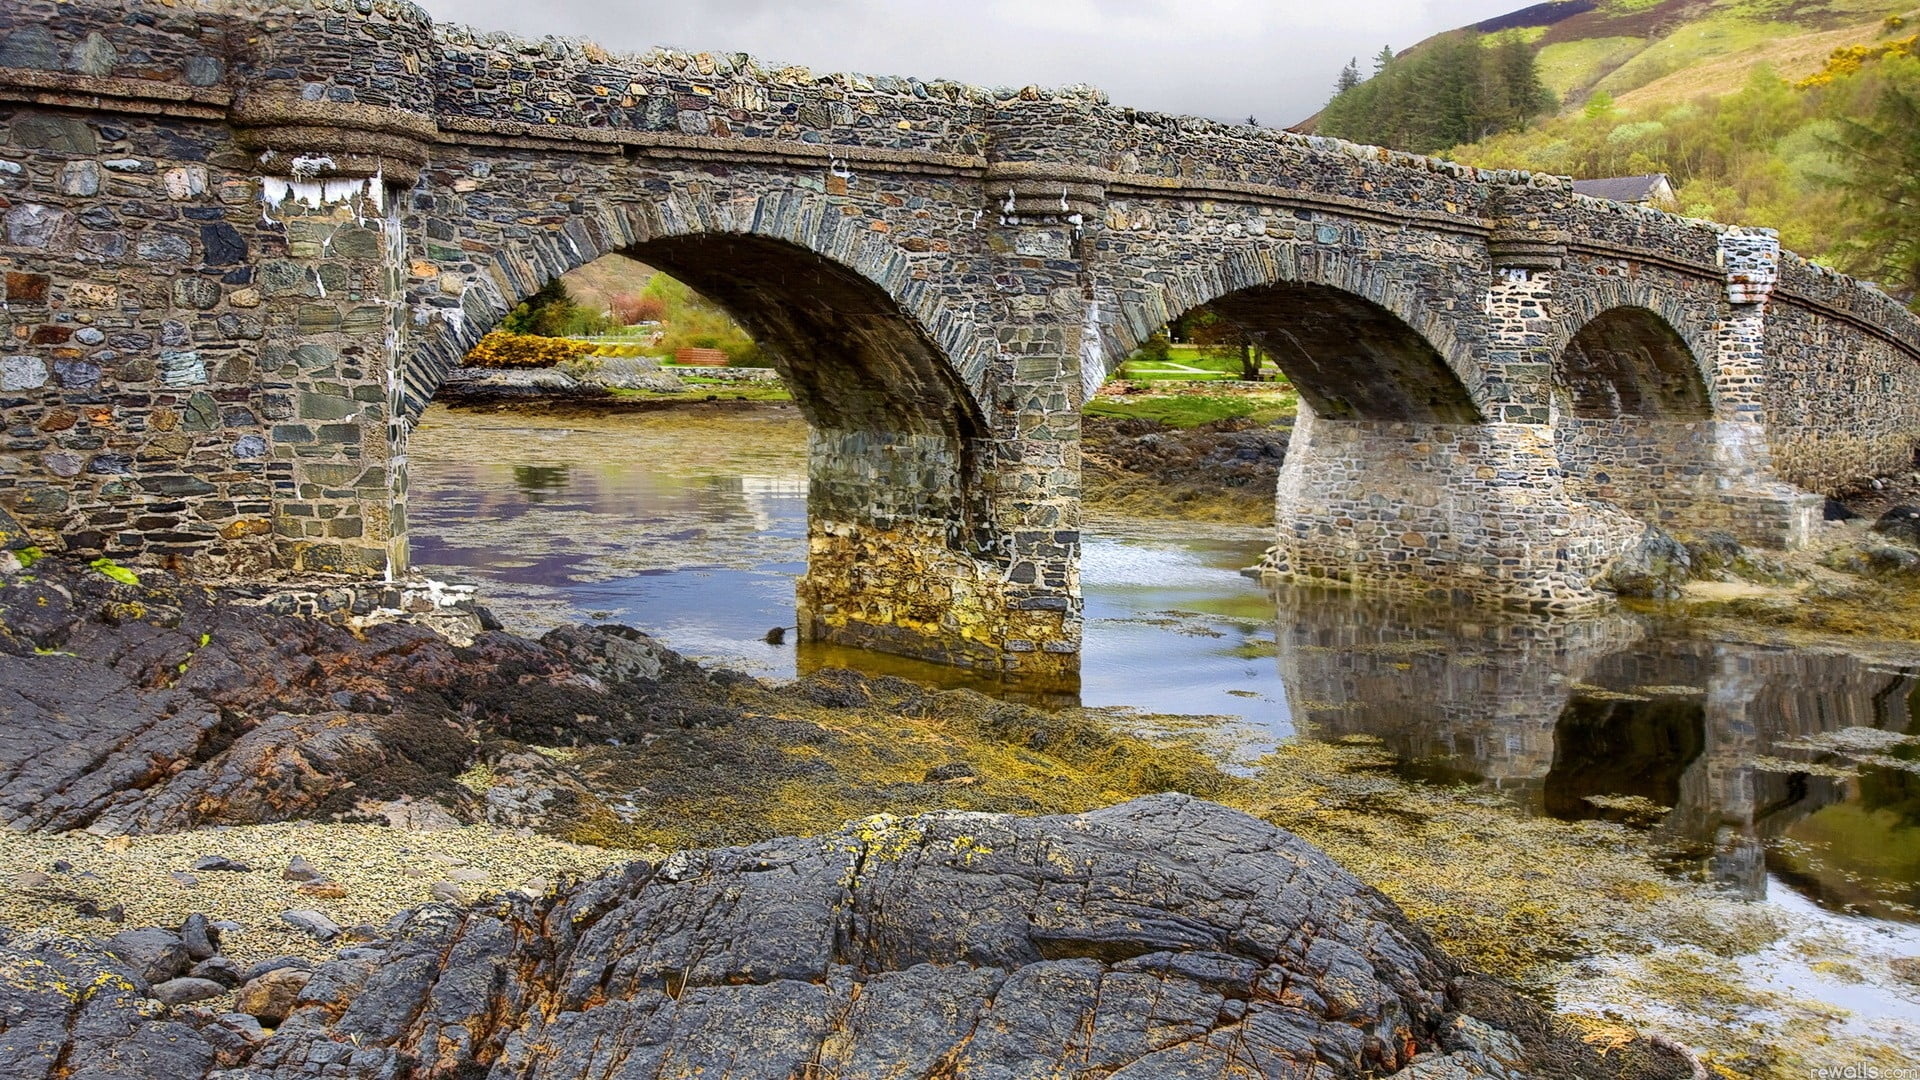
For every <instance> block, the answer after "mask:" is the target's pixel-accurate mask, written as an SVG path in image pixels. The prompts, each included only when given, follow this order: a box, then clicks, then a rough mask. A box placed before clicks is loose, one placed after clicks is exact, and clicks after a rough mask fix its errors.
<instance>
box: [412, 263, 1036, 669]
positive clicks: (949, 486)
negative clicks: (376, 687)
mask: <svg viewBox="0 0 1920 1080" xmlns="http://www.w3.org/2000/svg"><path fill="white" fill-rule="evenodd" d="M615 253H616V254H618V255H620V256H623V257H626V258H629V259H632V260H635V261H637V262H639V263H642V264H644V265H645V266H647V267H652V268H655V269H657V270H658V271H659V272H661V273H664V274H666V275H669V276H670V277H671V278H672V279H675V280H677V281H679V282H681V283H684V285H685V286H686V287H687V288H689V289H691V290H693V291H694V292H695V293H697V294H698V297H699V298H701V299H704V300H705V301H708V302H710V303H711V304H712V305H713V306H715V307H718V308H720V309H722V310H724V311H725V312H726V313H727V314H728V315H729V316H731V317H732V318H733V319H734V320H735V322H737V323H738V324H739V327H740V328H742V329H744V330H745V331H746V333H747V334H748V335H750V336H751V337H752V339H753V341H754V343H755V344H756V345H757V346H758V350H759V358H758V359H759V362H762V363H764V364H766V365H767V366H770V367H772V368H773V369H774V370H775V371H776V372H777V373H778V375H779V376H780V378H781V380H782V382H783V383H784V385H785V387H786V388H787V390H788V391H789V392H790V393H791V395H792V397H793V400H794V406H795V408H796V410H797V411H798V412H799V413H800V415H801V417H803V418H804V420H805V424H804V431H803V432H797V431H796V428H797V427H800V425H796V424H795V423H794V422H792V421H791V420H787V421H783V422H781V423H780V424H778V425H775V424H771V423H769V424H767V425H764V427H765V430H764V432H762V433H761V434H763V435H764V436H765V437H766V438H767V439H768V440H769V441H770V443H775V444H778V445H777V446H773V447H771V449H773V450H775V451H777V455H778V456H779V458H780V460H779V462H778V463H777V468H774V469H772V470H770V475H767V476H745V477H741V476H733V477H728V478H726V480H721V479H720V478H719V477H718V476H714V477H708V478H705V479H704V480H703V481H702V482H703V483H710V484H715V485H724V484H727V483H734V484H748V485H749V486H751V485H753V484H756V483H757V484H759V485H761V487H763V488H765V487H766V485H768V484H771V485H772V489H778V490H772V489H768V490H761V491H746V492H732V491H728V492H724V493H722V494H723V498H722V499H721V502H723V503H725V505H724V506H722V505H716V506H713V507H711V508H709V509H711V511H712V512H713V513H715V514H722V515H725V514H732V515H734V516H736V517H737V516H738V515H739V513H740V510H741V508H740V507H739V506H735V505H734V504H736V503H750V504H753V505H755V506H757V507H759V508H760V509H761V510H765V509H766V508H767V499H766V498H764V497H761V498H756V497H755V496H766V495H768V494H773V495H778V496H780V497H782V498H784V499H785V501H784V502H783V503H781V504H780V506H781V507H782V508H783V509H781V510H780V511H779V513H780V514H782V515H784V517H783V518H781V520H779V521H774V522H772V527H773V531H774V533H776V534H780V535H782V536H784V540H783V541H782V542H781V544H779V545H776V544H774V543H772V542H771V541H772V540H773V539H775V537H773V536H767V535H762V536H759V537H758V538H748V539H746V540H745V541H744V550H742V551H741V552H740V553H739V554H738V555H737V556H734V555H731V554H729V556H728V558H727V559H726V560H725V562H724V564H723V565H720V566H717V567H716V571H715V575H714V576H715V577H716V578H717V579H718V580H715V581H714V582H713V586H714V587H715V591H714V592H712V593H709V601H710V603H712V604H713V605H714V606H715V607H716V609H718V608H723V607H727V606H728V605H733V606H734V607H736V608H737V607H739V606H741V605H736V604H733V598H731V597H727V598H723V597H721V596H720V595H718V590H719V589H720V588H723V587H724V588H729V589H732V588H735V587H736V586H737V587H740V588H744V589H749V590H752V591H753V592H754V593H755V594H756V595H757V596H758V597H759V598H760V600H759V602H758V605H757V606H755V607H754V610H762V609H764V608H765V606H766V597H767V595H768V594H769V593H770V592H771V591H772V590H774V589H784V588H786V587H787V586H785V585H784V579H785V578H786V577H788V576H790V575H791V574H792V573H793V571H794V570H795V569H797V567H796V566H795V565H794V564H795V563H796V562H798V561H800V560H804V565H805V571H804V573H803V574H802V575H801V576H800V579H799V581H798V585H797V588H796V590H795V592H796V593H797V595H795V594H788V598H789V600H790V601H791V602H790V603H789V604H788V605H787V606H785V607H784V608H782V609H781V610H782V612H783V613H784V614H783V615H782V616H781V617H778V618H776V619H774V620H772V621H770V622H765V623H764V624H761V625H758V626H757V627H756V628H754V629H752V630H751V631H750V635H751V636H750V637H749V638H744V639H743V638H739V636H738V634H739V632H740V631H741V630H742V629H743V628H741V627H734V628H731V629H729V630H726V631H717V632H720V633H722V634H723V636H728V637H729V640H754V639H758V638H759V637H760V636H761V635H763V634H766V633H767V628H768V626H771V625H773V622H784V623H786V624H787V625H788V626H789V628H790V629H789V631H788V632H789V633H792V632H793V631H792V629H791V628H792V627H793V626H795V625H797V627H798V633H797V635H795V636H797V637H798V638H799V639H800V640H801V641H803V642H822V643H828V644H833V645H856V646H860V647H864V648H869V649H878V650H881V651H886V652H894V653H898V654H903V655H907V656H915V657H919V658H922V659H934V660H939V661H942V662H946V663H954V664H959V665H961V666H992V665H994V664H997V663H999V661H1000V649H999V645H998V640H997V639H998V636H999V634H1000V633H1002V631H1001V630H1000V629H999V628H997V627H993V626H991V625H988V624H989V622H990V618H991V617H992V616H994V615H995V614H996V613H998V612H999V611H1000V610H1001V609H1003V608H1005V606H1006V605H1005V603H1004V601H1003V600H1002V598H1001V597H999V596H998V595H997V594H996V593H995V592H994V590H995V589H996V588H1000V587H1002V586H1003V584H1004V580H1005V579H1006V578H1007V577H1008V576H1009V575H1008V573H1007V566H1006V562H1007V558H1006V554H1005V552H1006V548H1007V545H1006V544H1004V543H1002V538H1003V537H1004V535H1005V534H1004V529H1002V528H999V527H998V526H997V525H996V522H995V519H994V516H993V513H992V506H991V502H990V499H991V493H992V489H991V486H990V484H989V483H988V482H987V480H986V479H983V478H982V476H980V475H979V474H980V472H981V471H982V469H983V467H984V462H983V459H986V458H991V457H992V452H991V449H990V446H991V442H992V440H991V435H990V433H989V431H988V424H987V421H986V420H985V418H984V417H983V415H982V412H981V408H980V406H979V404H978V403H977V402H976V401H975V399H974V396H973V394H972V392H971V391H970V390H969V388H968V387H967V386H966V384H965V383H964V381H963V379H962V376H961V374H960V372H959V368H958V365H956V364H955V363H954V362H953V361H952V360H951V359H950V358H949V356H948V355H947V354H946V352H945V351H944V350H943V348H942V347H941V346H940V345H939V344H938V343H936V342H935V340H934V339H933V337H932V335H931V334H930V333H929V332H928V330H927V329H926V327H925V326H924V325H923V324H922V322H921V321H920V320H919V318H918V317H917V316H916V315H915V314H914V313H911V312H909V311H907V310H905V309H904V308H903V306H902V304H901V302H899V301H898V300H896V299H895V298H894V297H893V296H891V295H889V294H888V292H887V291H886V290H885V289H883V288H882V287H881V286H880V285H879V284H877V283H876V282H875V281H874V280H872V279H871V278H870V277H869V276H867V275H866V274H865V273H863V272H861V271H860V270H859V269H856V268H855V267H852V266H848V265H845V264H843V263H840V262H838V261H835V260H833V259H830V258H827V257H823V256H822V255H820V254H817V253H816V252H814V251H813V250H811V249H809V248H806V247H802V246H800V245H797V244H794V243H791V242H788V241H785V240H780V239H775V238H768V237H763V236H754V235H742V234H738V233H718V232H716V233H700V234H692V235H671V236H662V237H655V238H652V239H649V240H646V241H643V242H640V243H636V244H632V245H628V246H623V247H620V248H617V249H616V250H615ZM527 284H531V283H523V284H522V286H521V288H525V287H526V285H527ZM516 291H519V290H518V289H516ZM529 291H531V290H529ZM486 329H487V328H486V327H484V326H472V325H468V326H463V327H460V328H459V330H460V332H461V334H462V335H464V336H467V337H469V338H472V339H474V340H477V339H478V337H479V335H480V334H481V333H482V332H484V331H485V330H486ZM649 351H651V352H655V353H657V352H658V351H659V349H658V348H657V347H656V348H652V349H650V350H649ZM706 389H707V388H696V389H693V390H692V391H691V392H689V393H687V394H686V395H685V398H686V399H691V400H693V401H700V400H702V399H704V398H705V397H706V396H707V395H706ZM713 389H715V390H717V394H716V396H718V397H721V398H723V399H724V398H727V397H730V396H732V395H730V394H729V393H728V392H727V389H726V388H725V386H722V387H715V388H713ZM788 415H789V417H790V416H791V414H790V413H789V414H788ZM458 422H459V421H458V420H457V419H452V418H442V419H441V420H440V421H439V426H441V427H444V426H446V425H447V424H449V423H451V424H457V423H458ZM776 427H777V428H778V430H775V428H776ZM736 428H737V425H736ZM730 430H734V429H730ZM796 435H798V440H797V441H798V442H799V443H800V444H801V445H800V446H799V447H795V446H794V445H793V444H794V442H795V441H796ZM746 437H748V438H753V437H756V436H754V435H748V436H746ZM623 438H624V437H623V436H621V435H619V434H617V433H615V434H610V436H609V447H610V449H609V452H610V453H629V454H631V453H633V452H634V451H633V449H632V447H631V446H630V445H628V442H626V441H623ZM420 441H421V440H417V439H416V440H414V442H415V443H416V444H418V443H419V442H420ZM434 442H435V444H436V445H437V446H439V447H441V448H442V449H441V450H439V451H437V452H439V453H442V454H444V452H445V451H444V447H445V446H446V444H447V440H446V438H445V436H444V434H442V435H441V436H440V437H439V438H437V439H436V440H434ZM650 445H652V446H653V447H655V448H656V450H657V451H658V450H664V451H665V452H666V453H668V454H671V453H673V441H672V438H671V435H670V434H668V435H666V436H665V437H661V436H660V435H659V433H658V430H657V429H656V435H655V436H654V438H653V441H652V442H651V444H650ZM693 449H694V452H696V453H697V452H699V449H698V447H695V448H693ZM708 449H711V447H710V446H709V447H708ZM575 456H576V457H578V456H579V455H577V454H576V455H575ZM796 464H797V465H798V470H797V471H798V472H799V475H797V476H796V475H794V474H795V471H796V469H795V465H796ZM427 467H429V465H428V462H426V461H424V460H422V461H420V462H418V463H417V464H416V466H415V471H416V472H417V471H421V470H423V469H425V468H427ZM592 469H593V466H592V463H591V462H588V463H586V467H585V468H579V467H576V472H578V473H579V474H581V475H582V477H583V479H586V480H587V481H588V482H589V483H592V482H594V481H593V477H592ZM683 471H685V470H683ZM636 472H644V473H646V475H647V476H649V477H661V476H663V475H664V474H663V473H662V472H661V471H660V470H657V469H652V470H636ZM606 486H607V485H605V484H602V487H603V488H605V487H606ZM666 486H671V484H670V483H667V484H666ZM796 488H797V489H798V490H797V491H796V490H795V489H796ZM656 490H657V488H656ZM801 492H804V518H805V520H804V524H803V523H801V522H800V521H799V520H798V517H799V515H798V514H797V513H796V512H795V503H796V502H797V501H798V500H797V499H795V498H794V496H796V495H798V494H800V493H801ZM643 494H644V493H643ZM671 494H672V495H673V496H674V497H672V498H668V499H665V500H663V502H662V508H663V509H662V516H663V517H671V519H672V520H674V521H681V520H685V519H688V518H691V517H697V516H698V515H699V513H701V512H703V511H702V509H701V508H697V507H693V506H690V505H689V498H688V495H687V492H686V491H685V490H684V489H682V490H679V491H677V492H673V493H671ZM742 496H744V498H743V497H742ZM695 501H697V500H695ZM458 505H466V504H465V503H461V504H458ZM627 516H628V518H629V520H631V519H632V517H634V516H639V517H643V518H644V517H646V516H647V515H646V514H645V513H644V512H643V513H642V514H640V515H633V514H631V513H629V514H628V515H627ZM783 522H784V524H783ZM418 524H419V525H420V526H421V527H423V530H424V528H428V527H430V526H427V525H426V522H425V521H424V520H421V521H419V522H418ZM447 524H449V525H451V526H452V527H453V528H454V529H456V530H459V531H466V530H464V529H463V528H462V526H461V523H460V522H459V521H458V520H453V521H450V522H447ZM739 529H740V523H739V522H734V523H732V524H731V525H725V526H722V525H721V524H720V523H719V522H718V521H716V523H715V528H714V530H713V532H714V534H715V538H716V539H717V536H718V535H719V534H720V533H721V532H723V531H727V530H731V531H728V532H727V534H728V535H733V534H735V533H737V532H738V531H739ZM693 531H703V530H700V529H698V528H697V527H696V528H695V530H693ZM748 531H752V526H748ZM640 532H641V534H642V535H641V536H639V537H636V540H637V541H638V542H654V541H655V540H657V539H666V540H668V541H669V542H671V537H665V536H664V534H663V536H662V537H656V536H654V535H653V530H652V529H651V528H644V529H642V530H640ZM759 532H761V533H763V534H764V533H766V523H763V524H762V527H761V528H760V530H759ZM796 533H797V534H798V535H796ZM763 540H765V541H769V542H766V543H762V542H761V541H763ZM686 542H687V545H688V547H689V549H694V548H698V549H699V550H702V551H705V550H708V549H709V548H712V547H713V544H714V542H715V540H709V539H707V538H706V537H690V538H689V539H688V540H687V541H686ZM703 543H704V544H705V545H706V546H705V547H701V545H702V544H703ZM721 543H724V541H721ZM469 546H470V545H469ZM432 547H433V548H434V549H435V550H436V551H440V550H444V545H441V544H437V543H436V544H434V545H432ZM576 548H585V549H588V550H592V551H599V550H603V549H605V548H606V545H604V544H594V543H587V544H581V545H576ZM423 550H424V549H423ZM776 550H777V551H779V552H782V553H783V554H780V555H777V556H776V555H775V554H773V553H774V552H775V551H776ZM802 551H804V552H805V554H804V555H801V554H800V552H802ZM502 555H504V556H505V557H506V561H507V562H508V563H509V564H511V563H512V562H513V561H514V553H512V552H503V553H502ZM696 561H698V560H696ZM743 563H751V564H753V565H754V566H755V567H756V568H757V569H760V570H764V571H766V572H764V573H759V574H757V575H755V576H753V577H751V578H750V579H746V580H734V579H732V578H730V577H728V576H727V572H729V571H735V572H737V571H740V570H742V569H743V566H742V565H741V564H743ZM776 565H777V566H778V570H777V572H776V571H774V570H773V569H772V568H773V567H774V566H776ZM553 569H554V567H553V566H552V563H551V561H550V562H549V564H548V565H547V566H545V567H541V568H537V570H538V571H539V572H548V573H551V572H552V570H553ZM641 572H642V573H654V572H656V571H653V570H651V569H649V570H643V571H641ZM635 592H636V593H639V594H641V595H640V596H639V597H638V602H637V603H633V604H631V605H630V606H628V607H626V608H624V609H623V610H625V611H628V612H630V615H629V617H631V618H635V619H638V620H640V621H641V622H642V623H643V624H647V625H652V623H651V622H650V621H649V619H650V615H649V610H650V606H649V604H648V603H647V602H646V598H645V595H644V593H645V589H644V588H640V587H636V590H635ZM606 606H609V607H614V606H616V605H615V604H613V603H609V604H608V605H606ZM1046 614H1055V613H1052V612H1048V613H1046ZM796 615H797V619H796ZM689 621H692V620H691V619H690V620H689ZM970 635H971V636H970ZM669 640H670V641H671V640H672V637H671V635H669ZM1043 640H1044V639H1043Z"/></svg>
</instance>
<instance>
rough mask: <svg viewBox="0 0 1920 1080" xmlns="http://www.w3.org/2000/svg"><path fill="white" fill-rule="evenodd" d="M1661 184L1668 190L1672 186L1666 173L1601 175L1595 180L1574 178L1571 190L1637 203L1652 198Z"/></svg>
mask: <svg viewBox="0 0 1920 1080" xmlns="http://www.w3.org/2000/svg"><path fill="white" fill-rule="evenodd" d="M1662 185H1666V186H1667V187H1668V189H1669V190H1671V188H1672V184H1671V183H1670V182H1669V181H1668V180H1667V174H1666V173H1648V174H1647V175H1645V176H1603V177H1600V178H1599V179H1597V180H1575V181H1574V182H1573V190H1574V191H1575V192H1577V193H1579V194H1581V195H1591V196H1593V197H1594V198H1596V199H1612V200H1613V201H1614V202H1623V203H1638V202H1646V201H1647V200H1649V199H1652V198H1653V197H1654V196H1655V195H1656V194H1658V193H1659V191H1660V188H1661V186H1662Z"/></svg>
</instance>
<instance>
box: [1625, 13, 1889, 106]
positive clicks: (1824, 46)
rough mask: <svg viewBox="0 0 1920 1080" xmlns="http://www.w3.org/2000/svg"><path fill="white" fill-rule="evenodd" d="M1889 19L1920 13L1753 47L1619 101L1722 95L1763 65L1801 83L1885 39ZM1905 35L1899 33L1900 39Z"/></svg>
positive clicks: (1706, 62) (1668, 77) (1650, 84)
mask: <svg viewBox="0 0 1920 1080" xmlns="http://www.w3.org/2000/svg"><path fill="white" fill-rule="evenodd" d="M1888 14H1903V15H1905V16H1906V19H1907V22H1908V24H1909V25H1911V24H1913V23H1915V22H1916V21H1920V9H1911V10H1907V11H1904V12H1885V11H1883V12H1880V13H1879V14H1878V15H1876V16H1875V17H1873V18H1871V19H1868V20H1866V21H1864V22H1858V23H1849V24H1847V25H1844V26H1841V27H1838V28H1836V29H1832V30H1814V31H1808V32H1802V33H1798V34H1792V35H1786V36H1781V37H1777V38H1774V39H1772V40H1767V41H1761V42H1759V43H1756V44H1753V45H1750V46H1749V47H1747V48H1745V49H1742V50H1740V51H1738V52H1735V53H1732V54H1730V55H1726V56H1722V57H1719V58H1716V59H1703V60H1701V61H1698V62H1696V63H1694V64H1692V65H1691V66H1689V67H1686V68H1683V69H1681V70H1678V71H1675V72H1673V73H1672V74H1670V75H1666V76H1663V77H1661V78H1658V79H1655V80H1653V81H1651V82H1648V83H1645V84H1644V85H1641V86H1638V87H1636V88H1634V89H1632V90H1630V91H1627V92H1624V93H1617V94H1616V95H1615V96H1616V98H1617V99H1618V103H1619V104H1620V105H1621V106H1622V107H1624V108H1632V107H1635V106H1640V105H1654V104H1660V103H1662V102H1673V101H1686V100H1689V99H1692V98H1696V97H1700V96H1702V95H1718V94H1724V93H1727V92H1729V91H1732V90H1736V89H1739V88H1740V87H1741V86H1743V85H1745V83H1746V81H1747V79H1748V77H1749V76H1750V75H1752V73H1753V71H1754V69H1755V68H1758V67H1760V66H1761V65H1765V66H1767V67H1770V68H1772V69H1773V70H1774V71H1775V72H1776V73H1778V74H1779V75H1780V76H1781V77H1782V78H1785V79H1794V80H1798V79H1803V78H1805V77H1807V76H1808V75H1811V74H1813V73H1814V72H1816V71H1819V70H1820V69H1821V68H1822V67H1823V66H1824V65H1825V64H1826V62H1827V56H1828V55H1829V54H1831V53H1832V52H1833V50H1835V49H1839V48H1844V47H1846V46H1849V45H1859V44H1862V43H1870V42H1875V41H1879V40H1881V39H1882V38H1883V35H1882V33H1881V25H1880V20H1881V19H1883V18H1885V17H1886V15H1888ZM1907 32H1908V31H1905V30H1902V31H1900V33H1902V34H1904V33H1907ZM1895 36H1898V35H1895Z"/></svg>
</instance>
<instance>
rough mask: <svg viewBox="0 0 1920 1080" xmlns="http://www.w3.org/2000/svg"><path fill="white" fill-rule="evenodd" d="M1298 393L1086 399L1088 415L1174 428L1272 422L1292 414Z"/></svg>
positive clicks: (1285, 390) (1277, 390)
mask: <svg viewBox="0 0 1920 1080" xmlns="http://www.w3.org/2000/svg"><path fill="white" fill-rule="evenodd" d="M1299 408H1300V396H1299V395H1298V394H1296V393H1294V392H1293V391H1292V390H1291V389H1290V388H1288V387H1285V386H1276V387H1274V389H1272V390H1270V391H1269V390H1260V391H1252V392H1243V393H1238V394H1140V395H1138V396H1133V397H1097V398H1095V399H1093V400H1092V401H1090V402H1088V403H1087V407H1086V409H1085V410H1084V412H1085V413H1086V415H1088V416H1113V417H1129V416H1130V417H1135V418H1138V419H1142V420H1153V421H1156V422H1158V423H1162V424H1165V425H1166V426H1168V427H1174V428H1190V427H1199V426H1200V425H1201V424H1206V423H1211V422H1213V421H1215V420H1228V419H1236V418H1242V417H1244V418H1246V419H1249V420H1256V421H1260V422H1263V423H1271V422H1272V421H1275V420H1282V419H1285V418H1287V417H1290V416H1292V415H1294V414H1295V413H1296V412H1298V411H1299Z"/></svg>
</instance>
